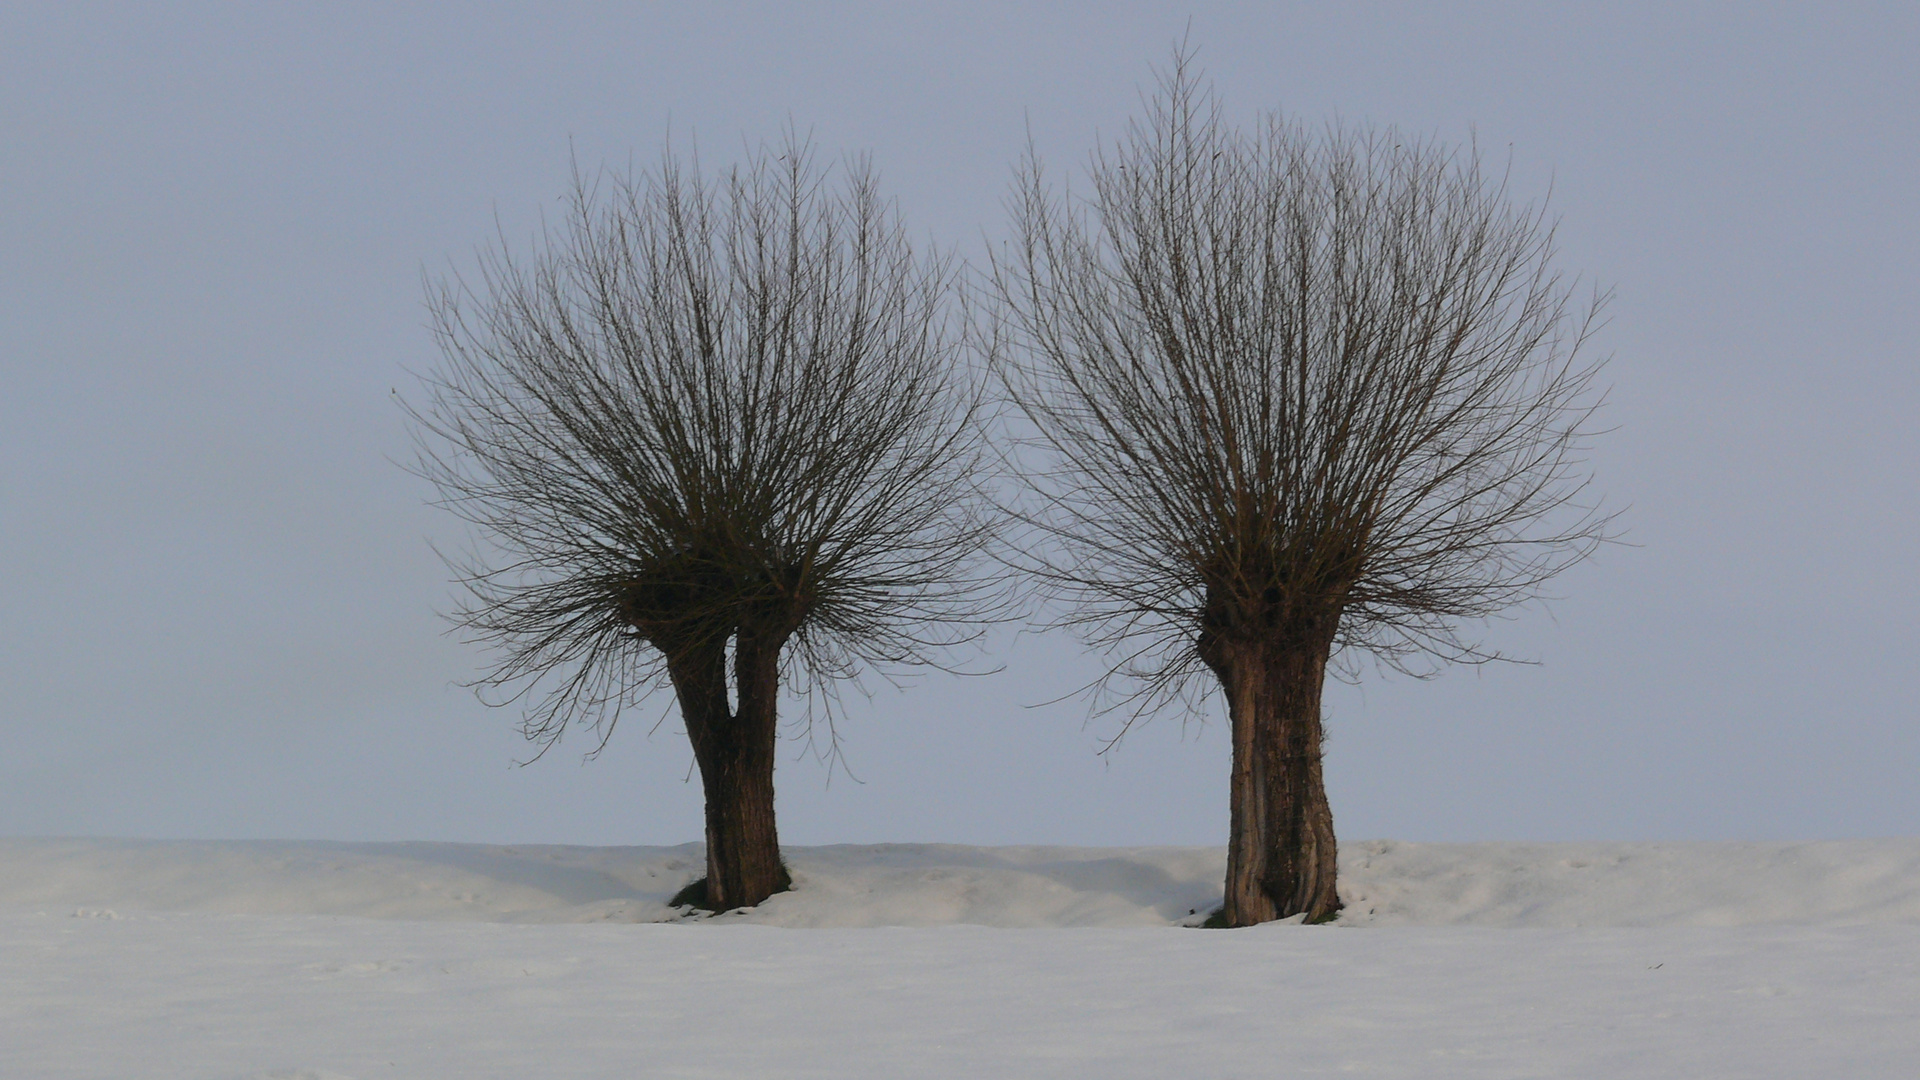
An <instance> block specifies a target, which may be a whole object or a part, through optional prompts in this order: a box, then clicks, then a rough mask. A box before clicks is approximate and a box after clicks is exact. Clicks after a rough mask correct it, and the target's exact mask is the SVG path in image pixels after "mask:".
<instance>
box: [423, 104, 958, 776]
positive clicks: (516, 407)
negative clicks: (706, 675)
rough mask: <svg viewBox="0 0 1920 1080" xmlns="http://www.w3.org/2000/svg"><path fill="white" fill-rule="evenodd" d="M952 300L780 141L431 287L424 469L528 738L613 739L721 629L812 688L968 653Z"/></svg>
mask: <svg viewBox="0 0 1920 1080" xmlns="http://www.w3.org/2000/svg"><path fill="white" fill-rule="evenodd" d="M953 277H954V271H953V267H952V264H951V261H950V260H949V259H948V258H946V257H944V256H941V255H938V254H930V255H924V256H921V255H916V254H915V252H914V250H913V247H912V245H911V244H910V243H909V241H908V239H907V237H906V235H905V233H904V231H903V228H902V226H901V224H900V222H899V220H898V218H897V216H896V215H895V213H894V212H893V210H892V208H891V206H890V205H889V204H887V203H885V202H883V201H882V199H881V198H880V196H879V195H878V194H877V192H876V187H875V178H874V176H873V173H872V172H871V170H870V168H869V167H868V166H867V165H866V163H865V162H864V161H863V160H850V161H848V162H846V163H845V164H844V165H843V167H842V168H841V169H840V170H839V171H838V174H837V175H834V170H831V169H828V168H823V167H821V166H820V164H819V163H818V162H817V160H816V158H815V155H814V154H813V152H812V151H811V150H810V148H809V147H808V146H807V145H805V144H804V143H803V142H801V141H797V140H791V139H790V140H789V141H788V143H787V145H786V146H785V148H784V153H780V154H774V153H772V152H762V153H761V154H759V155H758V156H757V157H756V158H755V159H754V160H752V161H751V162H750V163H749V164H748V165H746V166H745V167H742V168H737V169H735V170H733V171H730V172H727V173H725V174H723V175H721V176H720V177H718V178H705V177H703V176H702V175H701V174H700V170H699V167H698V165H697V163H696V164H694V165H692V166H691V167H688V166H683V165H681V164H680V163H678V162H677V161H676V160H675V158H674V157H673V155H672V154H671V152H669V153H668V154H666V155H664V156H663V159H662V160H661V161H660V163H659V164H658V166H657V167H655V168H654V169H652V170H651V171H647V172H645V173H643V174H640V175H627V176H624V177H602V178H601V179H599V180H596V181H591V182H589V181H586V180H582V179H579V178H576V182H575V185H574V189H573V193H572V197H571V199H570V201H569V204H568V209H567V213H566V216H565V217H564V219H563V220H562V221H561V222H560V223H559V224H558V225H557V226H553V227H549V228H548V229H547V230H545V232H544V234H543V236H542V240H541V242H540V244H539V245H538V247H537V250H536V251H535V253H534V254H533V255H532V256H531V257H530V258H516V257H514V256H513V255H511V254H510V253H509V251H508V248H507V245H506V243H505V242H504V241H503V242H501V243H500V244H499V245H498V246H497V247H496V248H494V249H493V250H491V251H489V252H487V253H486V254H484V255H483V257H482V259H481V263H480V267H479V270H478V277H477V279H476V280H471V281H469V280H464V279H461V278H458V277H456V278H454V279H452V280H450V281H444V282H439V283H434V284H431V285H430V290H429V292H430V301H429V302H430V307H431V310H432V314H433V325H434V328H435V330H436V332H437V336H438V339H439V344H440V346H441V349H442V351H443V355H444V357H445V360H444V363H443V364H442V365H441V366H440V367H439V368H438V369H437V370H436V371H434V372H432V373H430V374H429V375H428V377H427V379H426V383H427V392H428V395H429V397H428V400H427V401H426V402H425V403H424V405H422V406H420V407H418V408H415V409H413V410H412V412H413V415H414V419H415V421H416V424H417V428H418V431H419V432H420V435H421V438H420V468H421V471H422V472H424V473H425V474H426V475H427V476H428V477H429V478H431V480H432V481H433V482H434V483H435V484H436V485H437V486H438V489H439V491H440V493H441V496H442V500H443V502H444V505H446V506H447V507H448V508H450V509H451V510H452V511H454V512H455V513H457V514H458V515H460V516H461V517H463V518H464V519H465V520H467V521H468V522H470V523H472V524H473V525H474V526H477V531H478V534H479V541H480V544H479V545H478V546H477V547H476V548H475V550H474V552H473V553H472V554H471V555H469V556H467V557H464V558H463V559H461V560H459V561H458V562H457V564H456V566H457V569H458V571H459V572H460V574H461V578H462V581H463V582H464V585H465V587H466V589H467V592H468V595H467V600H466V602H465V603H464V604H463V605H462V606H461V607H460V609H459V610H458V612H457V613H456V617H457V619H458V621H459V623H460V625H462V626H463V627H464V628H465V629H466V630H467V631H469V632H470V633H471V634H472V635H473V636H474V637H475V638H477V639H479V640H482V641H485V642H488V643H490V644H492V645H495V646H497V647H498V649H499V655H500V656H501V659H500V661H499V663H498V666H497V667H496V668H494V669H493V670H492V671H491V672H490V673H489V674H488V675H487V676H486V677H485V679H484V684H485V685H489V686H493V687H495V688H498V689H501V690H505V691H507V692H508V700H515V699H520V700H526V701H527V702H528V708H527V714H526V719H525V722H524V731H525V734H526V735H527V736H528V738H530V739H533V740H536V741H538V742H540V743H541V744H542V747H543V749H544V747H545V746H546V745H550V744H551V743H552V742H553V741H554V740H557V739H558V738H559V737H560V736H561V735H562V734H563V732H564V731H565V730H566V729H567V728H568V727H570V726H575V725H585V726H588V727H591V728H592V729H593V730H595V731H596V732H597V733H598V735H599V736H600V740H601V745H604V744H605V738H606V736H607V735H609V734H610V733H611V731H612V728H613V725H614V723H615V722H616V720H617V719H618V717H619V714H620V711H621V708H622V707H623V706H625V705H628V704H630V703H632V702H633V701H634V700H636V699H637V698H638V697H639V696H641V695H643V694H644V693H646V692H647V691H648V690H650V689H654V688H657V687H659V686H661V685H663V682H662V680H663V677H664V676H666V675H667V674H668V668H669V666H670V665H671V664H673V663H674V662H676V661H677V660H679V659H681V658H685V657H688V656H696V655H697V656H712V655H719V650H721V649H723V648H724V647H726V645H727V644H729V643H730V642H731V641H732V640H733V638H735V637H736V636H737V635H742V634H751V635H754V636H755V638H756V640H759V641H762V642H765V643H769V644H770V645H771V646H772V647H774V648H776V649H779V648H781V646H782V643H783V642H784V643H785V646H784V651H782V652H781V653H780V656H781V671H782V672H783V675H782V679H783V681H785V682H787V684H788V685H789V688H790V689H796V690H800V691H802V692H807V691H810V690H818V689H820V688H821V687H822V686H825V685H827V684H829V683H830V682H831V681H832V680H834V679H837V678H840V677H844V676H848V675H851V674H857V672H858V671H859V670H860V669H861V668H862V667H863V666H865V665H869V664H880V665H890V664H893V663H900V662H909V661H916V660H924V659H927V658H928V657H929V656H930V655H932V654H937V652H938V650H940V649H941V648H943V647H944V646H947V645H950V644H953V643H955V642H957V641H960V640H963V639H965V638H967V637H969V636H970V635H972V634H973V633H974V624H975V622H976V621H977V620H978V619H979V618H980V617H982V615H983V613H985V612H986V611H987V609H988V607H989V606H990V599H991V598H990V597H989V595H988V589H987V586H986V585H985V584H983V583H982V580H981V579H980V578H978V577H977V576H974V575H973V574H972V573H971V569H972V567H973V565H974V558H975V556H976V554H977V553H978V552H979V550H980V548H981V544H982V542H983V538H984V537H985V535H986V531H987V526H988V524H989V522H988V521H987V519H986V518H985V517H984V516H983V515H981V514H980V513H979V512H978V494H979V476H980V475H981V470H980V468H979V459H980V446H981V443H980V440H981V426H980V424H979V423H978V422H977V418H978V414H979V412H980V410H981V407H982V400H981V395H980V389H979V381H978V380H975V379H973V378H972V377H971V375H970V368H969V365H968V363H967V362H966V356H965V354H964V353H963V341H962V336H961V335H960V333H959V332H958V326H957V322H958V320H957V319H956V318H955V314H954V309H953V305H952V299H953V295H954V294H953V290H952V286H953V284H954V281H953ZM703 662H704V661H703Z"/></svg>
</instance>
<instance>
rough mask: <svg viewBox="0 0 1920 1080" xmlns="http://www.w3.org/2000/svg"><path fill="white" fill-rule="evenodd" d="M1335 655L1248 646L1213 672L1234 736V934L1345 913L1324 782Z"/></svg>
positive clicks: (1230, 872)
mask: <svg viewBox="0 0 1920 1080" xmlns="http://www.w3.org/2000/svg"><path fill="white" fill-rule="evenodd" d="M1328 650H1329V645H1323V644H1318V643H1313V644H1308V645H1306V646H1304V647H1301V646H1291V647H1287V646H1277V645H1274V644H1267V643H1263V644H1257V645H1256V644H1243V645H1239V646H1231V647H1227V648H1224V649H1222V650H1221V652H1222V653H1223V654H1224V655H1222V656H1220V657H1219V661H1220V662H1219V663H1216V664H1215V665H1214V667H1215V670H1216V672H1217V673H1218V674H1219V675H1220V677H1221V681H1222V682H1223V683H1224V684H1225V685H1226V690H1227V702H1228V713H1229V716H1230V719H1231V723H1232V727H1233V778H1232V799H1231V810H1230V812H1231V817H1232V824H1231V831H1230V833H1229V838H1228V843H1227V886H1226V905H1225V907H1224V908H1223V909H1222V911H1221V919H1222V921H1223V922H1224V923H1225V924H1226V925H1228V926H1253V925H1255V924H1257V923H1263V922H1269V921H1271V920H1274V919H1284V918H1287V917H1288V916H1292V915H1300V914H1305V915H1306V917H1307V921H1308V922H1324V921H1326V920H1328V919H1331V918H1333V917H1334V915H1336V914H1337V913H1338V912H1339V911H1340V897H1339V894H1338V893H1336V892H1335V890H1334V875H1335V857H1336V855H1337V854H1338V851H1337V849H1336V847H1335V845H1334V839H1333V810H1332V808H1331V807H1330V806H1329V805H1328V803H1327V789H1326V784H1325V783H1324V781H1323V780H1322V778H1321V772H1320V743H1321V737H1322V728H1321V716H1320V691H1321V687H1322V685H1323V684H1324V682H1325V680H1326V671H1327V654H1328Z"/></svg>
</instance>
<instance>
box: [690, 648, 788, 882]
mask: <svg viewBox="0 0 1920 1080" xmlns="http://www.w3.org/2000/svg"><path fill="white" fill-rule="evenodd" d="M779 654H780V647H779V643H774V644H772V645H771V646H769V645H767V643H766V642H765V641H764V640H761V639H756V638H754V637H752V636H750V635H747V634H741V635H740V636H739V638H738V640H737V644H736V645H735V648H734V672H733V675H734V679H735V685H736V687H737V689H738V697H739V707H738V708H737V709H734V708H729V707H728V703H727V665H726V653H725V648H724V646H714V647H712V648H708V649H702V650H700V651H699V653H698V654H697V655H693V656H686V657H683V658H682V659H681V660H680V661H679V662H676V663H674V664H673V665H672V666H671V673H672V677H673V683H674V690H675V692H676V694H677V696H678V697H679V700H680V712H681V716H682V717H683V718H684V719H685V720H686V724H687V736H688V738H689V739H690V740H691V741H692V743H693V756H694V760H695V761H696V762H698V763H699V766H700V783H701V786H702V787H703V789H704V790H705V792H706V800H707V876H706V880H705V882H704V883H696V884H704V890H703V891H695V892H693V893H692V895H690V896H689V899H690V900H692V902H693V903H694V904H695V905H696V906H698V907H702V908H706V909H708V910H710V911H731V910H733V909H734V908H742V907H752V906H754V905H755V904H758V903H760V902H761V901H763V900H765V899H766V898H767V897H769V896H772V895H773V894H774V893H777V892H785V891H786V890H787V889H788V888H789V887H790V886H791V880H790V879H789V878H788V876H787V869H786V866H785V864H783V863H782V862H781V861H780V840H779V836H778V833H777V832H776V830H775V828H774V820H773V763H774V753H775V743H776V741H777V736H778V734H779V730H778V716H777V713H776V706H777V703H778V698H779V684H780V671H779Z"/></svg>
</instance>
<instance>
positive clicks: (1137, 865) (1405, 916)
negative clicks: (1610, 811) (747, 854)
mask: <svg viewBox="0 0 1920 1080" xmlns="http://www.w3.org/2000/svg"><path fill="white" fill-rule="evenodd" d="M698 855H699V850H698V848H697V847H682V848H655V849H643V848H632V849H588V848H531V847H519V848H500V847H479V846H466V845H443V844H426V845H421V844H406V845H384V844H382V845H374V844H303V843H181V842H133V841H102V840H72V841H48V840H4V841H0V1077H5V1078H9V1080H11V1078H16V1077H19V1078H42V1077H45V1078H54V1080H68V1078H72V1080H81V1078H87V1080H92V1078H103V1080H104V1078H108V1077H114V1078H119V1077H153V1078H173V1077H180V1078H186V1077H193V1078H214V1080H264V1078H268V1077H273V1078H281V1080H292V1078H298V1080H341V1078H347V1080H374V1078H386V1077H393V1078H402V1077H404V1078H417V1080H468V1078H479V1077H502V1078H506V1077H512V1078H532V1077H539V1078H548V1077H554V1078H565V1077H582V1078H585V1077H595V1078H597V1077H656V1076H657V1077H676V1078H693V1077H787V1076H791V1077H847V1078H856V1080H859V1078H869V1077H871V1078H880V1077H888V1078H892V1077H969V1078H971V1077H1000V1076H1007V1077H1055V1076H1058V1077H1082V1076H1086V1077H1102V1078H1115V1080H1131V1078H1141V1080H1146V1078H1156V1080H1158V1078H1165V1077H1172V1076H1192V1077H1215V1078H1225V1077H1273V1076H1289V1077H1291V1076H1331V1075H1342V1076H1352V1075H1358V1076H1379V1077H1542V1076H1569V1077H1608V1078H1623V1080H1625V1078H1640V1077H1687V1078H1694V1077H1801V1076H1811V1075H1826V1076H1844V1077H1849V1078H1875V1077H1889V1078H1892V1077H1901V1078H1910V1077H1913V1076H1916V1075H1920V1020H1917V1019H1916V1017H1920V841H1858V842H1848V843H1825V844H1805V845H1779V844H1776V845H1757V844H1756V845H1716V844H1699V845H1677V844H1676V845H1631V844H1617V845H1600V844H1587V845H1492V844H1490V845H1414V844H1385V843H1376V844H1350V845H1348V848H1347V855H1346V860H1345V863H1344V864H1343V873H1344V874H1346V875H1347V886H1348V888H1347V893H1348V899H1349V902H1350V904H1352V905H1353V907H1352V908H1351V909H1350V910H1351V911H1352V912H1354V913H1355V914H1356V915H1357V916H1358V917H1357V918H1355V919H1354V921H1353V923H1352V925H1340V924H1336V925H1333V926H1325V927H1303V926H1280V925H1274V926H1266V927H1260V928H1255V929H1251V930H1243V931H1203V930H1189V929H1182V928H1179V927H1177V926H1174V925H1170V924H1171V923H1173V922H1177V921H1181V920H1183V919H1184V918H1185V917H1186V911H1187V910H1188V909H1189V908H1202V913H1204V909H1203V905H1204V903H1205V902H1206V901H1213V900H1217V898H1218V894H1219V882H1218V877H1217V872H1218V870H1219V869H1220V868H1221V859H1222V856H1221V854H1220V853H1219V852H1218V851H1216V850H1210V849H1135V850H1099V849H1066V848H1012V849H1008V848H962V847H947V846H937V845H924V846H923V845H889V846H882V847H877V848H855V847H836V848H817V849H805V848H802V849H795V850H794V851H793V852H791V854H790V861H791V862H792V864H793V866H794V868H795V871H796V877H797V878H798V880H799V884H800V888H799V890H798V891H796V892H794V893H792V894H787V895H784V896H781V897H777V898H776V899H775V900H774V901H773V902H771V903H769V904H767V905H765V906H764V907H763V908H762V909H761V910H759V911H756V912H752V913H748V914H745V915H737V916H726V917H721V918H716V919H704V920H696V921H687V922H678V923H666V924H662V925H628V924H626V923H631V922H635V921H639V922H645V921H647V920H649V919H651V918H654V917H660V918H667V917H670V916H671V915H672V913H671V912H670V911H669V910H668V909H666V908H665V907H664V906H663V902H664V898H665V897H666V896H668V895H671V892H672V891H673V890H675V889H677V888H678V887H679V886H680V885H681V884H684V881H685V880H686V878H687V877H688V876H690V874H691V873H692V872H693V871H695V870H697V869H698ZM674 863H679V864H680V865H679V866H678V868H677V869H676V868H674V867H673V866H672V865H670V864H674ZM1196 897H1201V898H1203V899H1202V902H1201V903H1198V904H1197V903H1194V902H1193V901H1194V898H1196ZM1362 904H1365V905H1368V906H1367V907H1366V908H1362V907H1361V905H1362ZM1183 905H1184V906H1183ZM349 909H351V910H349ZM1366 910H1371V911H1372V912H1373V913H1372V914H1370V915H1367V914H1360V913H1362V912H1364V911H1366ZM368 916H377V917H368ZM1603 916H1604V917H1603ZM755 920H758V921H761V922H767V923H775V924H779V925H772V926H769V925H750V923H751V922H753V921H755ZM836 921H837V922H839V923H841V924H843V925H841V926H837V927H836V926H828V925H826V924H829V923H833V922H836ZM966 921H972V922H976V923H977V922H994V923H996V924H997V925H999V926H1000V927H1009V926H1019V925H1025V926H1027V927H1029V928H1025V929H1006V928H998V929H996V928H989V927H987V926H982V925H951V924H953V923H958V922H966ZM899 922H914V923H918V924H920V925H912V926H903V925H885V924H887V923H899ZM936 922H945V923H948V924H949V925H927V924H929V923H936ZM1346 922H1347V920H1346V919H1344V918H1343V920H1342V923H1346ZM1130 923H1131V924H1135V925H1128V924H1130ZM847 924H852V925H847ZM782 926H811V927H816V928H815V929H807V930H801V931H795V930H790V929H783V928H781V927H782Z"/></svg>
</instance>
